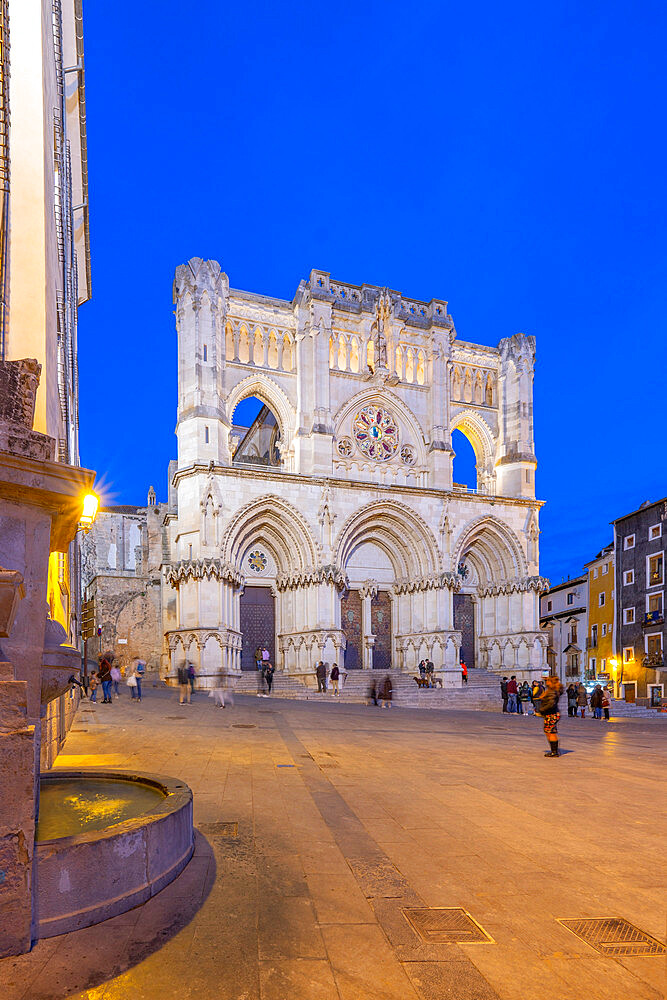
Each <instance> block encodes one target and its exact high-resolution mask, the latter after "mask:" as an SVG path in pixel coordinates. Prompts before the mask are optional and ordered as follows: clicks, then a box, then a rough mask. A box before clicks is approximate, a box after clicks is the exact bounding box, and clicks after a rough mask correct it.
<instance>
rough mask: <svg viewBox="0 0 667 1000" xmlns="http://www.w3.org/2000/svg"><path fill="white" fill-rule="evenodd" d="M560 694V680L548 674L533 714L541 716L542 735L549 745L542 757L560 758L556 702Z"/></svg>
mask: <svg viewBox="0 0 667 1000" xmlns="http://www.w3.org/2000/svg"><path fill="white" fill-rule="evenodd" d="M562 693H563V685H562V684H561V682H560V680H559V679H558V677H554V675H553V674H550V675H549V677H547V683H546V687H545V688H544V691H542V693H541V694H540V696H539V698H537V699H535V712H536V714H537V715H541V716H542V721H543V723H544V735H545V736H546V738H547V743H548V745H549V749H548V751H547V752H546V753H545V755H544V756H545V757H560V753H559V751H558V720H559V719H560V712H559V711H558V700H559V698H560V696H561V695H562Z"/></svg>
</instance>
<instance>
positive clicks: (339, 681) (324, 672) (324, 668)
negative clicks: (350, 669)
mask: <svg viewBox="0 0 667 1000" xmlns="http://www.w3.org/2000/svg"><path fill="white" fill-rule="evenodd" d="M315 677H316V679H317V691H318V694H326V693H327V691H328V690H329V682H331V690H332V691H333V693H334V695H340V693H341V691H342V689H343V688H344V687H345V680H346V678H347V670H346V669H345V667H339V666H338V664H337V663H332V664H331V667H330V666H329V664H328V663H325V662H324V661H323V660H320V662H319V663H318V664H317V666H316V667H315Z"/></svg>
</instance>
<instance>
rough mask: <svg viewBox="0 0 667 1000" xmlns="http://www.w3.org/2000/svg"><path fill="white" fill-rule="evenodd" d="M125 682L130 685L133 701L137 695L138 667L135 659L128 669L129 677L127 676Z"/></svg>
mask: <svg viewBox="0 0 667 1000" xmlns="http://www.w3.org/2000/svg"><path fill="white" fill-rule="evenodd" d="M125 683H126V684H127V686H128V687H129V689H130V694H131V696H132V701H134V700H135V699H136V697H137V668H136V665H135V663H134V661H133V662H132V665H131V666H130V668H129V670H128V671H127V677H126V678H125Z"/></svg>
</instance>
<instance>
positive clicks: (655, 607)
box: [646, 594, 662, 615]
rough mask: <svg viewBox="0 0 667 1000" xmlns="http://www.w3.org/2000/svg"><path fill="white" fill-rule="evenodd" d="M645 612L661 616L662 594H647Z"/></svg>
mask: <svg viewBox="0 0 667 1000" xmlns="http://www.w3.org/2000/svg"><path fill="white" fill-rule="evenodd" d="M646 610H647V611H649V612H651V613H652V614H654V615H661V614H662V594H649V595H648V601H647V608H646Z"/></svg>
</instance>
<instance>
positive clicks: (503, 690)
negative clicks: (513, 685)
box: [500, 677, 507, 712]
mask: <svg viewBox="0 0 667 1000" xmlns="http://www.w3.org/2000/svg"><path fill="white" fill-rule="evenodd" d="M500 697H501V698H502V699H503V712H506V711H507V677H503V679H502V680H501V682H500Z"/></svg>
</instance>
